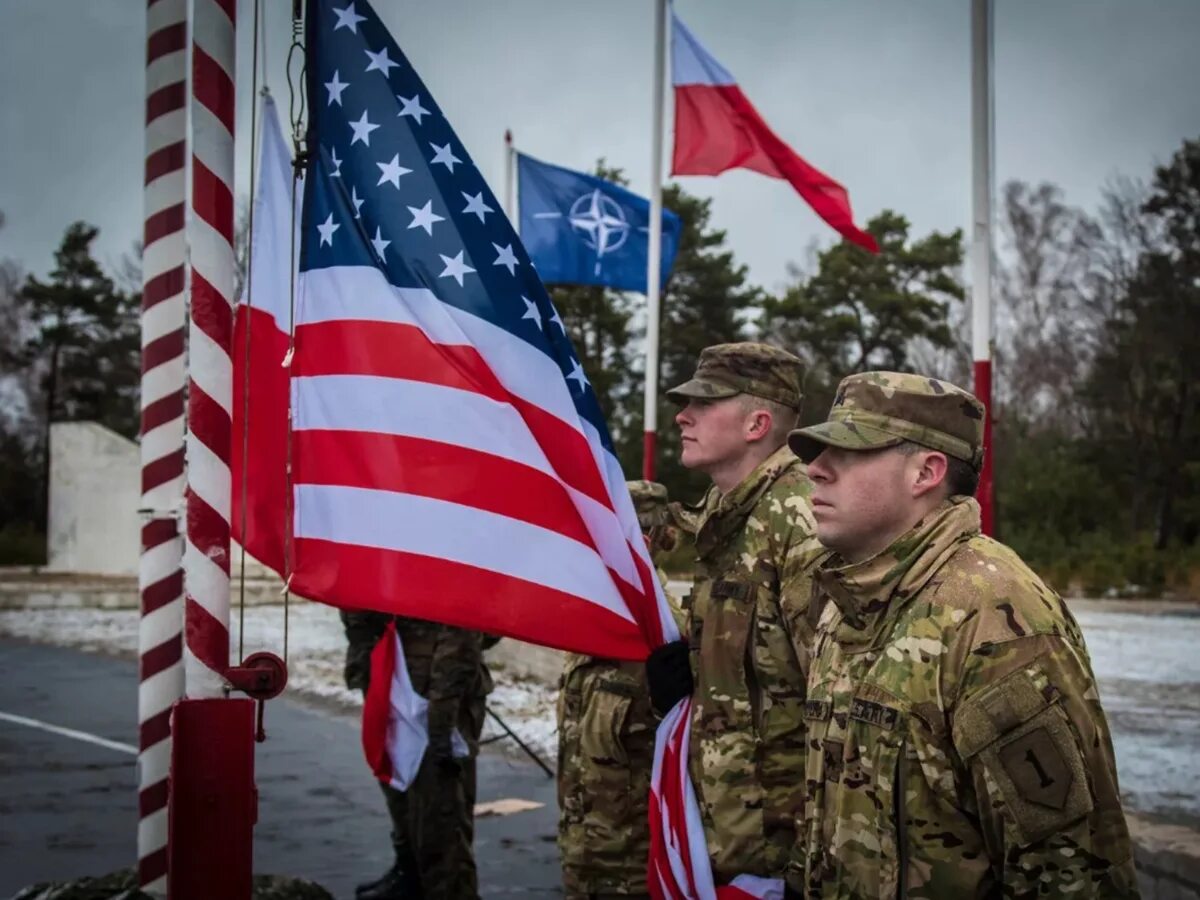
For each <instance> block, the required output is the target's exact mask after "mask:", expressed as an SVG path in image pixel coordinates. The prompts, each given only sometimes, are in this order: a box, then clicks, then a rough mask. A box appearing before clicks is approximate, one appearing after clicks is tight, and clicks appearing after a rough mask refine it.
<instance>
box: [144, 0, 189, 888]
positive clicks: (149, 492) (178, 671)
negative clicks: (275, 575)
mask: <svg viewBox="0 0 1200 900" xmlns="http://www.w3.org/2000/svg"><path fill="white" fill-rule="evenodd" d="M186 103H187V0H149V2H148V4H147V9H146V160H145V228H144V233H143V243H144V255H143V259H142V424H141V432H142V444H141V459H142V508H143V510H145V511H146V513H147V521H146V524H145V525H144V527H143V528H142V554H141V560H140V563H139V566H138V588H139V591H140V595H141V619H140V622H139V628H138V654H139V685H138V815H139V820H138V883H139V885H140V886H141V888H142V890H144V891H146V892H147V893H154V894H163V893H165V892H166V874H167V789H168V780H167V779H168V772H169V767H170V759H171V725H170V717H171V707H172V705H173V704H174V703H175V701H176V700H178V699H179V697H180V696H182V694H183V664H182V655H183V569H182V559H183V543H182V541H181V539H180V536H179V525H178V517H179V513H180V511H181V507H182V505H183V484H184V474H183V431H184V429H183V421H184V420H183V406H184V379H185V374H184V325H185V321H186V313H185V309H184V272H185V260H186V250H185V245H184V209H185V203H186V196H187V183H186V180H185V178H186V175H185V163H186V149H185V148H186V141H187V111H186Z"/></svg>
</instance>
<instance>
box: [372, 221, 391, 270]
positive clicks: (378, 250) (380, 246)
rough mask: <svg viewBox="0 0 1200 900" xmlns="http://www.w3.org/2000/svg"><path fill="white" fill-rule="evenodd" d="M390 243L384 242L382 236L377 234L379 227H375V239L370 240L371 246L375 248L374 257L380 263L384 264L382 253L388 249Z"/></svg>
mask: <svg viewBox="0 0 1200 900" xmlns="http://www.w3.org/2000/svg"><path fill="white" fill-rule="evenodd" d="M391 243H392V242H391V241H385V240H384V239H383V235H382V234H380V233H379V226H378V225H376V226H375V237H373V238H371V246H372V247H374V248H375V255H376V256H378V257H379V261H380V262H385V260H384V258H383V251H384V250H386V249H387V248H388V246H389V245H390V244H391Z"/></svg>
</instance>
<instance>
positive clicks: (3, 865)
mask: <svg viewBox="0 0 1200 900" xmlns="http://www.w3.org/2000/svg"><path fill="white" fill-rule="evenodd" d="M136 679H137V671H136V666H135V665H134V664H133V663H130V662H127V661H123V660H116V659H111V658H108V657H100V656H91V655H88V654H84V653H79V652H76V651H73V650H64V649H59V648H54V647H46V646H38V645H33V644H26V643H22V642H20V641H14V640H11V639H5V638H0V713H8V714H10V715H18V716H24V717H27V718H31V719H37V720H40V721H43V722H48V723H51V724H54V725H58V726H62V727H65V728H70V729H75V730H78V731H83V732H88V733H90V734H94V735H96V736H98V737H101V738H105V739H107V740H109V741H115V742H118V743H123V744H134V743H136V737H135V735H136V707H135V703H136V701H135V697H136V685H137V680H136ZM266 725H267V734H268V740H267V742H266V743H265V744H260V745H258V755H257V761H256V764H257V781H258V789H259V797H260V799H259V821H258V826H257V828H256V830H255V845H254V858H255V870H256V871H258V872H273V873H284V874H288V875H295V876H301V877H304V878H311V879H313V880H314V881H317V882H319V883H320V884H322V885H324V886H325V887H326V888H328V889H329V890H330V891H331V892H332V893H333V894H334V895H335V896H337V897H339V898H342V897H346V898H349V897H353V893H354V891H353V887H354V885H355V884H356V883H358V882H360V881H364V880H366V879H368V878H370V877H374V876H375V875H377V874H379V873H380V872H382V871H383V870H384V869H385V868H387V866H388V865H389V863H390V861H391V860H390V847H389V844H388V839H387V829H388V824H387V816H386V814H385V812H384V810H383V801H382V798H381V796H380V793H379V790H378V788H377V787H376V786H375V782H374V780H373V779H372V778H371V776H370V774H369V773H368V771H367V770H366V767H365V765H364V763H363V761H362V755H361V750H360V748H359V743H358V733H357V721H356V720H355V719H354V718H351V717H349V716H346V715H342V714H340V713H337V712H330V711H326V710H322V709H315V708H313V707H311V706H306V705H303V704H301V703H299V702H296V701H292V700H288V699H280V700H275V701H272V702H271V703H269V704H268V707H267V717H266ZM479 775H480V777H479V794H480V796H479V799H480V801H486V800H495V799H500V798H506V797H517V798H523V799H528V800H534V801H537V802H540V803H543V804H545V805H544V806H543V807H542V808H541V809H538V810H534V811H531V812H524V813H517V814H514V815H511V816H506V817H490V818H484V819H480V820H478V821H477V826H478V827H477V830H476V839H475V848H476V857H477V860H478V863H479V870H480V871H479V874H480V885H481V890H482V893H483V895H484V896H485V897H500V896H507V895H511V894H536V895H543V896H555V895H558V894H559V893H560V890H559V872H558V865H557V851H556V849H555V846H554V818H555V811H554V787H553V783H552V782H550V781H549V780H548V779H547V778H546V776H545V775H544V774H543V773H542V772H541V770H539V769H537V768H535V767H534V766H533V765H532V764H530V763H527V762H524V761H518V760H513V759H510V758H509V757H507V756H505V755H504V754H502V753H501V752H499V751H498V750H494V749H493V748H486V749H485V751H484V754H483V755H482V756H481V758H480V773H479ZM136 816H137V812H136V774H135V768H134V758H133V756H131V755H129V754H128V753H126V752H122V751H120V750H118V749H112V748H108V747H104V746H97V745H95V744H90V743H84V742H81V741H78V740H75V739H72V738H69V737H64V736H61V735H58V734H52V733H48V732H45V731H41V730H37V729H34V728H30V727H28V726H25V725H20V724H16V723H13V722H11V721H8V720H4V719H2V718H0V898H6V897H9V896H11V895H12V894H14V893H16V891H17V890H19V889H20V888H21V887H24V886H25V885H27V884H30V883H33V882H36V881H45V880H50V879H62V878H69V877H74V876H80V875H95V874H101V873H103V872H108V871H112V870H114V869H118V868H122V867H124V866H128V865H131V864H132V863H133V861H134V859H135V856H136V850H135V829H136Z"/></svg>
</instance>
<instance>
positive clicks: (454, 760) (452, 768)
mask: <svg viewBox="0 0 1200 900" xmlns="http://www.w3.org/2000/svg"><path fill="white" fill-rule="evenodd" d="M436 764H437V767H438V771H439V772H441V773H442V774H443V775H445V776H447V777H448V778H454V777H456V776H457V775H458V773H459V772H461V771H462V760H460V759H458V757H455V756H451V755H449V754H446V755H445V756H438V757H436Z"/></svg>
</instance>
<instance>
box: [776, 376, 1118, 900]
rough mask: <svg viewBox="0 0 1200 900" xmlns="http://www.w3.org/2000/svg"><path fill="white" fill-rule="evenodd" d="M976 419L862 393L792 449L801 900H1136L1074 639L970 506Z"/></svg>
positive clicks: (918, 380)
mask: <svg viewBox="0 0 1200 900" xmlns="http://www.w3.org/2000/svg"><path fill="white" fill-rule="evenodd" d="M983 421H984V410H983V405H982V404H981V403H980V402H979V401H978V400H977V399H976V398H975V397H973V396H972V395H970V394H968V393H966V392H965V391H962V390H960V389H958V388H956V387H954V386H953V385H951V384H948V383H946V382H942V381H938V380H936V379H933V378H926V377H923V376H919V375H904V374H897V373H893V372H867V373H864V374H860V375H852V376H850V377H848V378H846V379H844V380H843V381H842V383H841V385H840V386H839V388H838V392H837V397H836V399H835V400H834V404H833V408H832V409H831V410H830V413H829V419H828V421H826V422H825V423H823V424H820V425H815V426H812V427H810V428H803V429H800V430H798V431H795V432H793V433H792V434H791V436H790V444H791V447H792V449H793V450H795V452H796V453H797V455H799V456H800V458H801V459H803V460H805V461H806V462H808V473H809V477H810V478H812V480H813V482H814V484H815V487H814V489H813V493H812V504H813V514H814V516H815V518H816V523H817V536H818V537H819V538H820V540H821V542H822V544H824V545H825V546H826V547H828V548H829V549H830V550H832V551H834V553H833V555H832V556H831V557H830V558H828V559H827V560H826V561H824V562H823V563H822V564H821V566H820V567H819V568H818V570H817V572H816V575H815V582H816V587H817V591H818V592H819V594H820V595H822V596H823V597H827V598H828V599H829V600H831V601H832V602H831V603H829V604H827V605H826V607H825V610H824V614H823V616H822V618H821V621H820V624H819V630H818V632H817V635H816V643H815V649H814V656H813V663H812V669H811V672H810V674H809V682H808V703H807V716H808V729H809V749H808V760H807V779H806V781H807V785H808V797H807V802H806V807H805V820H806V826H805V833H804V834H803V835H802V837H801V840H800V841H799V843H798V844H797V847H796V851H795V853H794V855H793V858H792V860H791V863H790V864H789V871H788V879H787V880H788V888H787V893H788V895H789V896H792V897H798V896H801V895H803V896H807V897H812V898H820V897H837V898H846V900H856V898H864V900H865V898H872V900H874V898H878V897H906V896H913V897H975V898H985V897H996V898H999V897H1001V896H1003V897H1032V896H1049V897H1075V898H1095V897H1135V896H1137V886H1136V881H1135V874H1134V867H1133V855H1132V848H1131V845H1130V840H1129V833H1128V830H1127V829H1126V825H1125V819H1124V815H1123V813H1122V811H1121V802H1120V794H1119V792H1118V788H1117V773H1116V765H1115V761H1114V758H1113V749H1112V739H1111V736H1110V734H1109V729H1108V723H1107V721H1106V720H1105V717H1104V711H1103V710H1102V709H1101V707H1100V699H1099V695H1098V692H1097V688H1096V679H1095V677H1094V676H1093V674H1092V668H1091V663H1090V661H1089V659H1088V654H1087V649H1086V648H1085V646H1084V642H1083V635H1082V634H1081V633H1080V630H1079V626H1078V624H1076V622H1075V619H1074V617H1072V615H1071V613H1070V612H1069V611H1068V609H1067V608H1066V605H1065V604H1064V603H1063V601H1062V600H1061V598H1059V597H1058V595H1056V594H1055V593H1054V592H1053V591H1052V590H1050V589H1049V588H1048V587H1046V585H1045V584H1044V583H1043V582H1042V580H1041V579H1040V578H1038V576H1037V575H1035V574H1034V573H1033V572H1032V571H1030V570H1029V569H1028V568H1027V567H1026V566H1025V564H1024V563H1023V562H1022V561H1021V560H1020V558H1019V557H1018V556H1017V555H1016V554H1015V553H1013V551H1012V550H1010V549H1009V548H1008V547H1006V546H1004V545H1003V544H1000V543H998V542H996V541H994V540H992V539H991V538H988V537H985V536H983V535H981V534H980V533H979V506H978V504H977V503H976V502H975V501H974V500H973V499H971V495H972V494H974V492H975V488H976V485H977V482H978V474H979V467H980V464H981V462H982V459H983V446H982V444H983Z"/></svg>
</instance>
